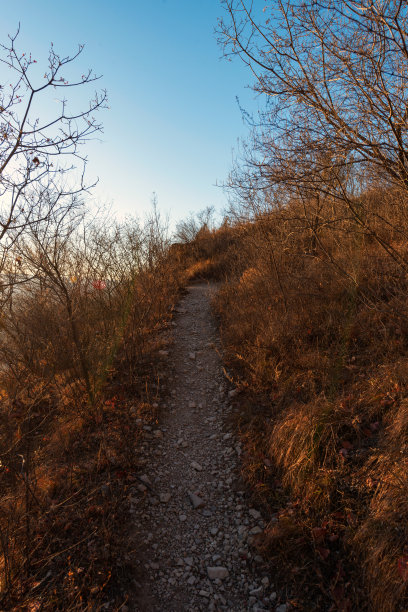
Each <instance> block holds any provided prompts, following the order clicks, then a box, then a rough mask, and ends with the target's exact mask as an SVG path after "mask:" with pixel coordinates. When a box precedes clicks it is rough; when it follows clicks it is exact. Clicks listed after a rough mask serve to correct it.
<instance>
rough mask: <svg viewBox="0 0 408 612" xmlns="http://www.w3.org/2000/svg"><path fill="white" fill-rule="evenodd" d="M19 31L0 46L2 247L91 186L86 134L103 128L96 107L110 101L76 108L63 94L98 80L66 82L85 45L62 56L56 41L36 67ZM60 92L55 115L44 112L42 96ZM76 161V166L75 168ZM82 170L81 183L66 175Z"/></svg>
mask: <svg viewBox="0 0 408 612" xmlns="http://www.w3.org/2000/svg"><path fill="white" fill-rule="evenodd" d="M18 34H19V31H17V34H15V35H14V36H9V41H8V42H7V43H5V44H1V45H0V63H1V65H2V66H3V67H5V68H7V72H6V71H4V73H3V76H2V77H1V78H2V84H1V85H0V244H1V246H2V254H3V257H4V252H5V249H7V248H8V247H9V246H10V244H12V243H13V241H14V240H15V238H16V236H18V234H19V233H20V232H21V231H23V230H24V228H26V227H28V226H29V225H31V224H33V223H34V224H36V223H38V221H40V220H41V219H46V218H47V216H48V215H49V214H50V212H51V211H53V210H55V209H57V208H59V207H64V206H66V205H67V202H69V206H72V204H73V203H77V204H78V203H79V202H80V199H79V198H78V197H73V196H78V195H79V194H80V193H82V192H84V191H86V190H87V189H89V188H90V187H91V185H90V184H88V185H87V184H86V183H85V179H84V172H85V166H86V161H87V160H86V157H85V156H84V155H83V154H82V152H81V145H83V144H84V143H85V142H86V141H87V140H88V139H89V138H91V137H93V136H95V134H97V133H99V132H101V130H102V126H101V124H100V123H99V122H98V121H97V120H96V118H95V113H96V111H98V110H100V109H101V108H104V107H106V102H107V97H106V92H105V91H102V92H100V93H95V94H94V97H93V98H92V99H91V100H90V102H89V104H88V106H87V108H86V109H84V110H74V109H71V105H70V104H69V103H68V100H67V98H65V94H66V93H67V92H68V91H69V90H71V89H72V88H74V89H77V88H78V87H81V88H82V87H86V86H89V85H90V84H92V83H93V82H94V81H96V80H97V79H98V78H99V77H98V76H95V75H94V73H93V72H92V70H87V71H86V72H85V73H84V74H82V75H81V76H80V77H79V78H77V79H74V80H73V81H68V75H67V70H69V69H70V65H71V64H72V63H73V62H75V60H77V58H78V57H79V55H80V54H81V53H82V51H83V48H84V47H83V45H80V46H79V48H78V50H77V52H76V53H74V54H73V55H70V56H66V57H62V56H60V55H58V54H57V53H56V52H55V51H54V47H53V44H52V43H51V48H50V52H49V56H48V65H47V66H46V67H45V70H44V72H43V71H42V70H41V73H39V70H38V66H35V65H36V64H37V60H35V59H34V58H33V57H32V56H31V54H26V53H23V52H21V51H19V50H18V49H17V46H16V41H17V37H18ZM56 92H58V94H61V93H62V96H61V99H60V100H59V107H58V110H57V112H56V113H55V114H54V116H47V117H44V116H42V114H41V112H40V108H41V106H40V105H43V103H44V99H45V96H46V95H47V94H48V95H52V96H53V97H55V94H56ZM78 166H79V167H78ZM75 168H77V170H78V172H79V177H77V176H76V177H75V179H76V186H75V187H72V186H70V185H69V183H68V180H67V178H68V177H67V173H69V172H70V171H72V170H74V169H75Z"/></svg>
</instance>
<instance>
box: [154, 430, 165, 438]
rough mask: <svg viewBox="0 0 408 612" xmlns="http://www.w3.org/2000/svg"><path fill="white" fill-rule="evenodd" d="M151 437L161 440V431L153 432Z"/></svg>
mask: <svg viewBox="0 0 408 612" xmlns="http://www.w3.org/2000/svg"><path fill="white" fill-rule="evenodd" d="M153 435H154V437H155V438H162V437H163V432H162V431H161V429H155V430H154V431H153Z"/></svg>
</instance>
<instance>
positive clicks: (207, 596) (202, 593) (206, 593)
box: [198, 591, 210, 599]
mask: <svg viewBox="0 0 408 612" xmlns="http://www.w3.org/2000/svg"><path fill="white" fill-rule="evenodd" d="M198 594H199V595H200V596H201V597H206V598H207V599H208V598H209V597H210V594H209V592H208V591H200V592H199V593H198Z"/></svg>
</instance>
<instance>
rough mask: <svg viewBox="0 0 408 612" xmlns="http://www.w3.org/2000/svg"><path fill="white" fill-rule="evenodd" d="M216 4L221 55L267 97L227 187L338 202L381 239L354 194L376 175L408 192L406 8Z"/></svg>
mask: <svg viewBox="0 0 408 612" xmlns="http://www.w3.org/2000/svg"><path fill="white" fill-rule="evenodd" d="M224 7H225V10H226V13H227V17H226V18H225V19H223V20H221V21H220V28H219V30H220V39H221V42H222V44H223V45H224V46H225V54H226V55H227V56H230V55H238V56H239V57H240V58H241V59H242V60H243V61H244V62H245V64H246V65H247V66H248V67H249V68H250V70H251V71H252V74H253V75H254V77H255V84H254V89H255V90H256V91H257V92H259V93H260V94H262V95H264V96H266V100H267V102H266V108H265V112H264V113H263V114H262V115H261V117H260V119H259V121H257V122H254V126H253V127H254V131H253V138H252V140H251V143H250V145H249V148H248V149H247V151H246V152H245V163H244V164H243V165H241V166H240V168H239V171H238V172H236V173H235V174H234V175H233V177H232V184H233V185H234V186H238V188H239V189H241V190H243V191H244V192H245V190H246V192H247V194H248V193H250V192H251V190H252V191H253V190H254V189H255V190H258V191H259V190H261V191H262V190H264V191H265V192H266V193H268V194H270V192H271V186H273V185H275V186H276V185H279V184H282V185H284V186H285V189H286V190H289V191H290V190H293V191H294V192H296V194H299V193H300V192H301V195H302V197H305V196H307V197H309V196H312V197H313V198H314V197H315V196H316V194H318V195H319V197H320V198H322V197H323V198H330V199H332V200H333V199H334V200H338V201H340V202H343V203H346V204H347V207H348V211H349V213H350V214H351V216H352V217H353V219H354V221H355V222H356V223H357V224H358V225H360V227H361V228H362V229H363V230H364V231H365V232H367V233H369V234H371V235H372V236H373V237H374V238H376V239H377V240H380V241H381V238H380V237H379V235H378V233H376V232H375V230H374V229H373V223H372V222H371V221H372V219H370V215H372V214H374V213H373V211H372V210H369V209H367V208H366V207H364V206H363V203H364V202H363V199H362V194H363V193H364V192H365V191H366V190H367V188H368V187H369V185H370V184H371V183H372V182H373V181H378V180H380V181H381V184H382V185H383V186H388V187H389V189H390V190H398V191H400V192H403V193H404V194H407V191H408V121H407V120H408V114H407V113H408V70H407V69H408V5H407V4H406V3H405V2H402V1H401V0H386V1H383V0H359V1H358V0H302V1H300V0H279V1H278V2H276V3H273V4H272V5H271V6H268V5H266V6H265V7H264V8H263V9H262V8H260V7H259V5H257V4H256V3H253V2H247V1H246V0H225V1H224ZM356 203H357V205H356ZM319 207H320V204H318V205H317V208H318V209H319ZM362 211H363V212H362ZM375 215H376V217H377V219H378V218H380V216H381V214H380V212H379V211H378V210H377V211H375ZM382 221H383V223H384V225H386V224H387V223H389V220H388V219H387V218H384V219H383V220H382ZM382 246H383V247H384V248H385V249H386V250H387V251H388V252H389V254H390V255H391V256H392V257H394V258H395V259H398V260H399V262H400V263H401V264H403V265H404V266H406V265H407V262H405V260H403V258H402V257H401V256H400V254H399V253H397V252H396V251H395V249H393V248H392V247H391V246H390V245H389V244H385V243H384V242H383V243H382Z"/></svg>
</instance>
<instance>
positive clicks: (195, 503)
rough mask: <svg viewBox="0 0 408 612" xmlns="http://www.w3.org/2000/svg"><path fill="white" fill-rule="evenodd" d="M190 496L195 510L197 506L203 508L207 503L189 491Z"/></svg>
mask: <svg viewBox="0 0 408 612" xmlns="http://www.w3.org/2000/svg"><path fill="white" fill-rule="evenodd" d="M188 496H189V498H190V501H191V503H192V506H193V508H194V510H196V509H197V508H202V507H203V506H204V505H205V501H204V500H203V499H201V497H199V496H198V495H196V494H195V493H189V494H188Z"/></svg>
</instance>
